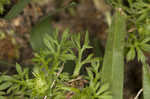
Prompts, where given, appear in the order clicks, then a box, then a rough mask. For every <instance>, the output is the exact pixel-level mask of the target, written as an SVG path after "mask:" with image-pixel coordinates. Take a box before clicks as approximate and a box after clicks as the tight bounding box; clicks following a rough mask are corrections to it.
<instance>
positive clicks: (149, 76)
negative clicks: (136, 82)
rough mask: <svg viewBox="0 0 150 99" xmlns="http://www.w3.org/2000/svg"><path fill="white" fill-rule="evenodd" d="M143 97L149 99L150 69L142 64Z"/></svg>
mask: <svg viewBox="0 0 150 99" xmlns="http://www.w3.org/2000/svg"><path fill="white" fill-rule="evenodd" d="M143 97H144V99H150V68H149V65H148V64H146V63H144V64H143Z"/></svg>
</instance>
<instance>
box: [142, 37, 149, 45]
mask: <svg viewBox="0 0 150 99" xmlns="http://www.w3.org/2000/svg"><path fill="white" fill-rule="evenodd" d="M149 41H150V37H148V38H145V39H144V40H143V41H142V42H141V44H145V43H147V42H149Z"/></svg>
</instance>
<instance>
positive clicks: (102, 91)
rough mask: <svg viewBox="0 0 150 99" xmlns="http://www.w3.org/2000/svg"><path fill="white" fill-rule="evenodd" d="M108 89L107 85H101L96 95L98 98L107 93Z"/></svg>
mask: <svg viewBox="0 0 150 99" xmlns="http://www.w3.org/2000/svg"><path fill="white" fill-rule="evenodd" d="M109 87H110V86H109V84H108V83H106V84H104V85H102V86H101V88H100V89H99V90H98V92H97V93H96V94H97V95H98V96H99V95H100V94H101V93H104V92H105V91H107V90H108V89H109Z"/></svg>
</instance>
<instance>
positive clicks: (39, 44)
mask: <svg viewBox="0 0 150 99" xmlns="http://www.w3.org/2000/svg"><path fill="white" fill-rule="evenodd" d="M51 33H53V28H52V25H51V16H50V15H49V16H46V17H43V18H42V19H41V21H40V22H38V23H37V24H36V25H35V26H34V27H33V28H32V30H31V37H30V43H31V45H32V48H33V50H35V51H39V50H41V49H44V48H46V45H45V44H44V41H43V39H44V37H45V36H46V34H48V35H50V34H51Z"/></svg>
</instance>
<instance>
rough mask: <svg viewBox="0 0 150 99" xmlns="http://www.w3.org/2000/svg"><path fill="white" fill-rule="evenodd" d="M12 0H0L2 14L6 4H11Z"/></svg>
mask: <svg viewBox="0 0 150 99" xmlns="http://www.w3.org/2000/svg"><path fill="white" fill-rule="evenodd" d="M9 3H10V0H1V1H0V14H2V13H3V12H4V5H6V4H9Z"/></svg>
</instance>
